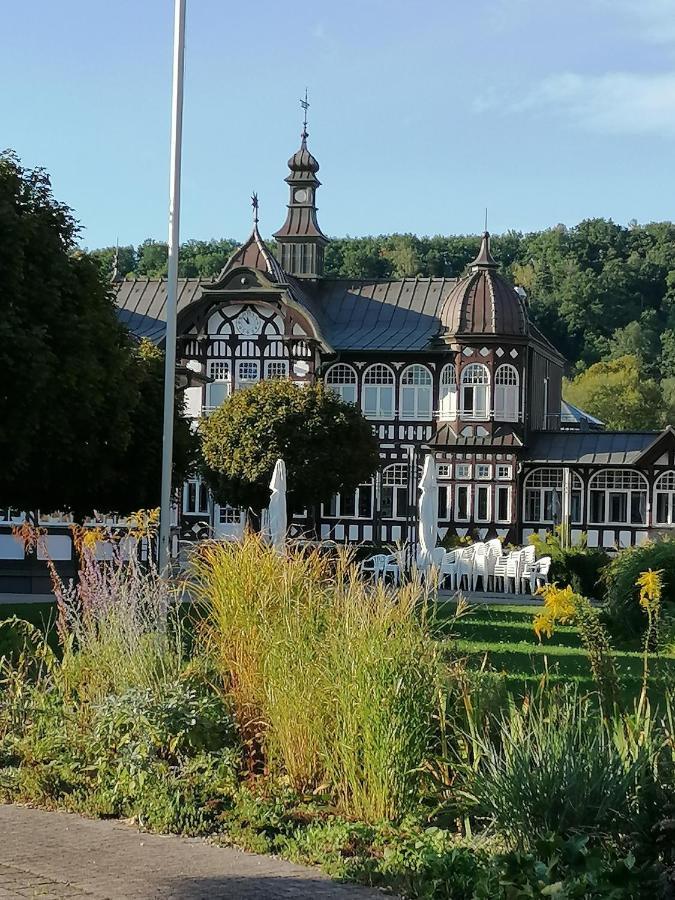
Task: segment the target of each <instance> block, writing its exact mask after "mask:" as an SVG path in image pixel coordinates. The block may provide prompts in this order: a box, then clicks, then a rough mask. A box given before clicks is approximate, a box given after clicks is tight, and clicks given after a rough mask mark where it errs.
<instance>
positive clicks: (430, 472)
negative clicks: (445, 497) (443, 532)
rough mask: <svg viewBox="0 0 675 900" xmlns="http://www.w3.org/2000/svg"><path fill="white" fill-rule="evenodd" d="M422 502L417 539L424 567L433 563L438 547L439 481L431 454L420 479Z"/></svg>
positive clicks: (418, 512) (427, 458)
mask: <svg viewBox="0 0 675 900" xmlns="http://www.w3.org/2000/svg"><path fill="white" fill-rule="evenodd" d="M420 488H421V494H420V502H419V508H418V511H417V539H418V543H419V561H420V564H421V566H422V567H423V568H427V567H428V566H430V565H431V563H432V560H433V556H432V553H433V551H434V549H435V548H436V533H437V530H438V522H437V513H438V482H437V481H436V464H435V462H434V459H433V457H432V456H431V454H427V456H426V458H425V460H424V468H423V469H422V478H421V480H420Z"/></svg>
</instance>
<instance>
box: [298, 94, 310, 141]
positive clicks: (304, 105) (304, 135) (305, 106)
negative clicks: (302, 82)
mask: <svg viewBox="0 0 675 900" xmlns="http://www.w3.org/2000/svg"><path fill="white" fill-rule="evenodd" d="M300 106H301V107H302V108H303V110H304V115H303V119H302V139H303V141H304V140H306V139H307V137H308V134H307V110H308V109H309V100H308V99H307V88H305V98H304V100H301V101H300Z"/></svg>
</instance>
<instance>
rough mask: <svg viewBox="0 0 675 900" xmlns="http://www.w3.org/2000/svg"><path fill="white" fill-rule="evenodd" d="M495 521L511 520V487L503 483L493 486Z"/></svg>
mask: <svg viewBox="0 0 675 900" xmlns="http://www.w3.org/2000/svg"><path fill="white" fill-rule="evenodd" d="M495 521H497V522H510V521H511V488H510V487H507V486H506V485H505V484H498V485H497V487H496V488H495Z"/></svg>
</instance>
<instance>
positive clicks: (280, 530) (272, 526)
mask: <svg viewBox="0 0 675 900" xmlns="http://www.w3.org/2000/svg"><path fill="white" fill-rule="evenodd" d="M270 490H271V491H272V496H271V497H270V505H269V511H268V524H269V531H270V539H271V541H272V544H273V545H274V547H276V549H277V550H278V551H279V553H284V552H285V550H286V530H287V528H288V521H287V517H286V463H285V462H284V461H283V459H278V460H277V461H276V463H275V464H274V472H273V473H272V480H271V481H270Z"/></svg>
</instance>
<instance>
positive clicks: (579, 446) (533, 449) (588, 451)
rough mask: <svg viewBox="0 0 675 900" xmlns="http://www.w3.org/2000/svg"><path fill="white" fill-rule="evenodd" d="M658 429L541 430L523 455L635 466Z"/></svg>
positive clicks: (554, 461) (549, 461)
mask: <svg viewBox="0 0 675 900" xmlns="http://www.w3.org/2000/svg"><path fill="white" fill-rule="evenodd" d="M658 433H659V432H657V431H537V432H534V434H532V436H531V438H530V441H529V444H528V447H527V449H526V451H525V453H524V454H523V459H525V460H527V461H528V462H538V463H545V464H546V465H555V464H557V463H559V464H563V463H581V464H589V465H607V466H631V465H634V464H635V463H636V462H637V461H638V459H639V457H640V456H641V454H642V452H643V451H644V450H645V449H646V448H647V447H649V445H650V444H651V443H653V441H654V439H655V437H656V436H657V435H658Z"/></svg>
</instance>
